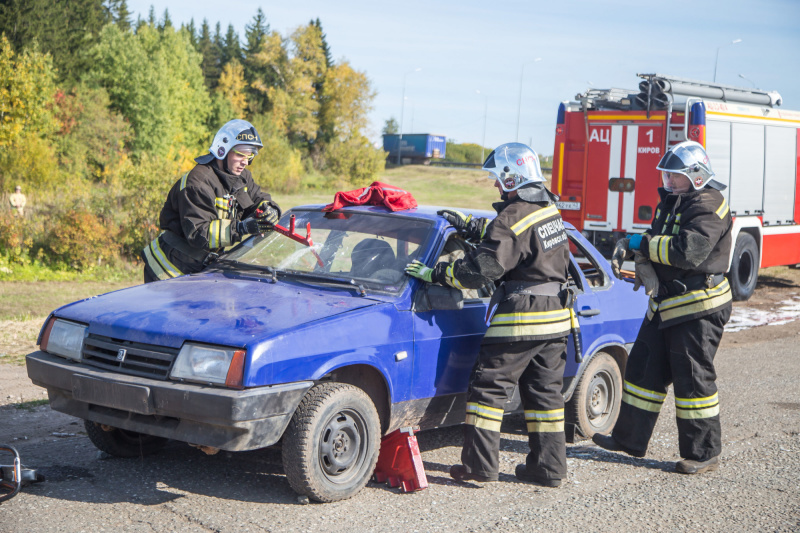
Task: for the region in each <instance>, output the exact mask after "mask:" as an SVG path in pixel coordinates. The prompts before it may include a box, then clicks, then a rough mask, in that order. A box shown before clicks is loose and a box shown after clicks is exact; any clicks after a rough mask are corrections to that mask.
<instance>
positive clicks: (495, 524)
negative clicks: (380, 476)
mask: <svg viewBox="0 0 800 533" xmlns="http://www.w3.org/2000/svg"><path fill="white" fill-rule="evenodd" d="M763 274H767V275H763ZM799 278H800V271H797V270H790V269H782V270H773V269H769V272H766V273H763V271H762V282H761V283H760V284H759V289H758V291H757V292H756V295H754V298H753V299H751V301H749V302H746V303H744V304H736V305H737V306H742V305H747V306H751V307H755V308H760V309H772V308H774V307H775V306H776V305H778V304H779V303H780V302H783V301H786V300H787V299H791V298H793V297H795V296H798V295H800V283H799V282H798V279H799ZM25 322H26V324H24V325H25V326H27V325H28V323H30V327H29V328H27V329H24V330H23V329H19V330H18V331H16V332H13V333H12V332H10V331H9V329H7V328H8V326H10V325H11V324H3V325H4V326H6V327H5V328H3V329H4V331H5V332H6V336H5V337H1V336H0V346H2V345H3V344H4V342H5V343H6V345H12V344H14V343H15V340H14V339H10V337H11V336H12V335H22V336H23V337H31V336H33V338H34V340H35V333H38V328H39V327H40V325H41V321H35V322H36V324H35V327H34V326H33V324H34V321H25ZM16 326H20V324H16ZM12 327H13V326H12ZM799 335H800V321H795V322H791V323H788V324H783V325H775V326H763V327H757V328H753V329H748V330H744V331H740V332H735V333H726V334H725V336H724V338H723V342H722V346H721V348H720V350H719V352H718V354H717V361H716V365H717V371H718V375H719V378H718V381H717V384H718V386H719V390H720V398H721V402H722V403H721V407H722V414H721V416H722V429H723V453H722V458H721V459H722V466H721V467H720V470H719V471H717V472H714V473H710V474H705V475H701V476H684V475H680V474H676V473H675V472H674V462H675V461H676V460H678V459H679V457H678V455H677V453H678V446H677V431H676V428H675V422H674V417H675V410H674V404H673V402H672V398H671V395H670V397H668V398H667V401H666V402H665V404H664V409H663V411H662V414H661V417H660V419H659V421H658V424H657V425H656V429H655V434H654V437H653V440H652V441H651V446H650V449H649V450H648V455H647V457H646V458H644V459H634V458H630V457H627V456H623V455H619V454H614V453H609V452H606V451H603V450H601V449H599V448H597V447H595V446H593V445H592V444H591V441H583V442H580V443H576V444H572V445H569V446H568V449H567V456H568V467H569V477H568V479H567V480H566V483H564V484H563V485H562V487H561V488H558V489H545V488H540V487H536V486H532V485H529V484H525V483H520V482H518V481H517V480H516V478H514V475H513V472H514V467H515V465H516V464H518V463H520V462H522V461H524V457H525V454H526V452H527V439H526V436H525V429H524V423H523V421H522V419H521V418H520V417H508V418H507V420H506V421H505V423H504V426H503V440H502V445H501V447H502V451H501V470H502V473H501V476H500V482H499V483H489V484H484V485H481V484H463V485H460V484H457V483H454V482H453V481H452V480H451V479H450V477H449V476H448V474H447V472H448V469H449V467H450V465H452V464H455V463H457V462H459V455H460V450H461V443H462V437H461V429H460V428H446V429H440V430H433V431H426V432H423V433H420V434H419V435H418V440H419V444H420V448H421V450H422V458H423V461H424V465H425V470H426V473H427V477H428V482H429V484H430V486H429V488H428V489H426V490H423V491H420V492H417V493H411V494H402V493H400V492H398V490H397V489H392V488H389V487H388V486H385V485H381V484H378V483H370V484H369V485H368V486H367V487H366V488H365V489H364V490H363V491H362V492H361V493H359V494H358V495H357V496H355V497H354V498H352V499H350V500H346V501H342V502H336V503H332V504H313V503H312V504H310V505H304V504H302V503H301V502H299V501H298V499H297V496H296V495H295V494H294V493H293V492H292V491H291V489H290V488H289V485H288V483H287V482H286V479H285V477H284V475H283V469H282V467H281V459H280V450H278V449H274V448H272V449H266V450H259V451H254V452H245V453H227V452H222V453H219V454H217V455H215V456H206V455H204V454H203V453H202V452H200V451H199V450H196V449H194V448H190V447H188V446H187V445H185V444H182V443H170V444H169V445H168V447H167V448H166V449H165V450H163V451H162V452H161V453H159V454H157V455H155V456H150V457H146V458H144V459H118V458H108V457H104V456H103V454H100V453H99V452H98V451H97V450H96V449H95V448H94V447H93V446H92V444H91V443H90V442H89V440H88V438H87V437H86V434H85V432H84V430H83V425H82V424H81V423H80V422H79V421H77V420H76V419H74V418H71V417H69V416H66V415H63V414H61V413H56V412H53V411H51V410H50V408H49V406H47V405H41V404H42V399H43V398H45V397H46V396H45V395H44V391H43V390H42V389H40V388H38V387H35V386H33V385H32V384H31V383H30V381H29V380H28V379H27V375H26V373H25V368H24V367H22V366H19V365H14V364H0V443H7V444H11V445H14V446H16V447H17V448H18V449H19V451H20V453H21V455H22V458H23V461H24V463H25V464H27V465H29V466H31V467H35V468H38V469H39V471H40V472H41V473H44V474H45V475H46V476H47V481H46V482H45V483H41V484H37V485H32V486H30V487H27V488H25V489H23V493H22V494H20V495H19V496H17V497H16V498H15V499H13V500H11V501H9V502H7V503H5V504H2V505H0V533H23V532H24V533H28V532H32V531H36V532H49V531H64V532H80V531H86V532H92V533H93V532H100V531H126V532H128V531H130V532H140V531H141V532H153V531H155V532H172V531H187V532H194V531H203V532H208V531H215V532H245V531H247V532H263V531H276V532H277V531H297V532H304V531H315V532H316V531H320V530H322V531H330V532H338V531H342V532H345V531H346V532H348V533H349V532H351V531H353V530H367V531H391V532H397V531H419V532H427V531H446V532H450V531H537V530H548V531H615V532H617V531H643V530H647V531H653V532H656V531H686V530H692V531H704V532H705V531H709V532H711V531H724V532H726V533H729V532H733V531H747V532H750V531H800V485H799V482H798V480H800V383H799V382H798V380H797V376H798V375H800V357H798V353H797V349H796V345H797V343H798V341H799V340H800V337H798V336H799ZM0 351H2V350H0ZM10 359H11V358H9V359H6V361H9V360H10ZM11 360H13V359H11ZM3 459H5V458H3Z"/></svg>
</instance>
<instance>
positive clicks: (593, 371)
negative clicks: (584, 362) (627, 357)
mask: <svg viewBox="0 0 800 533" xmlns="http://www.w3.org/2000/svg"><path fill="white" fill-rule="evenodd" d="M621 400H622V375H621V374H620V371H619V367H618V366H617V362H616V361H614V358H613V357H611V356H610V355H608V354H607V353H605V352H598V353H597V355H595V356H594V357H593V358H592V359H591V361H589V365H588V366H587V367H586V370H585V371H584V372H583V375H581V379H580V381H579V382H578V386H577V387H576V388H575V393H574V394H573V396H572V400H570V402H569V406H568V418H569V420H570V421H573V423H574V424H575V425H576V429H577V430H578V432H579V433H580V435H581V436H583V437H585V438H590V437H591V436H592V435H594V434H595V433H603V434H607V433H609V432H610V431H611V429H612V428H613V427H614V424H615V423H616V421H617V417H618V416H619V406H620V401H621Z"/></svg>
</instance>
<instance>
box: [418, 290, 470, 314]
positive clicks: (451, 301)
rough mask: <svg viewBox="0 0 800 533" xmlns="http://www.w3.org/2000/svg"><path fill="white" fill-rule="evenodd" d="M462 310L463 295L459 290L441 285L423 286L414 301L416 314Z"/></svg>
mask: <svg viewBox="0 0 800 533" xmlns="http://www.w3.org/2000/svg"><path fill="white" fill-rule="evenodd" d="M463 308H464V295H463V294H462V292H461V291H460V290H459V289H455V288H453V287H444V286H442V285H432V284H425V286H423V287H422V288H421V289H420V290H419V291H417V297H416V299H415V301H414V309H415V310H416V311H417V312H418V313H424V312H426V311H433V310H437V311H456V310H459V309H463Z"/></svg>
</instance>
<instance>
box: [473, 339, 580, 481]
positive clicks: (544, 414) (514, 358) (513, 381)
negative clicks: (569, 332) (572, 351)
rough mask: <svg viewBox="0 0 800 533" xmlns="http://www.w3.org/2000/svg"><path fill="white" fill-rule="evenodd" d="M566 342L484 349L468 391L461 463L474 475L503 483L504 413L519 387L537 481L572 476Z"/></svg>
mask: <svg viewBox="0 0 800 533" xmlns="http://www.w3.org/2000/svg"><path fill="white" fill-rule="evenodd" d="M566 351H567V344H566V337H562V338H558V339H551V340H545V341H521V342H512V343H508V344H486V345H483V346H481V352H480V355H479V356H478V361H477V362H476V363H475V367H474V368H473V369H472V375H471V376H470V383H469V390H468V391H467V419H466V423H465V426H464V448H463V450H462V451H461V462H462V464H463V465H464V466H465V467H466V468H467V470H468V471H469V472H471V473H475V474H478V475H481V476H487V477H490V478H495V479H496V478H497V475H498V472H499V470H500V467H499V461H500V425H501V424H502V421H503V408H504V407H505V404H506V402H507V401H508V399H509V398H510V396H511V395H512V394H513V392H514V387H515V386H516V385H517V383H519V391H520V396H521V398H522V405H523V407H524V408H525V421H526V423H527V426H528V443H529V445H530V453H529V454H528V457H527V460H526V465H527V471H528V473H529V474H531V475H533V476H537V477H540V478H543V479H563V478H565V477H566V475H567V457H566V438H565V436H564V397H563V396H562V395H561V386H562V384H563V381H564V365H565V364H566Z"/></svg>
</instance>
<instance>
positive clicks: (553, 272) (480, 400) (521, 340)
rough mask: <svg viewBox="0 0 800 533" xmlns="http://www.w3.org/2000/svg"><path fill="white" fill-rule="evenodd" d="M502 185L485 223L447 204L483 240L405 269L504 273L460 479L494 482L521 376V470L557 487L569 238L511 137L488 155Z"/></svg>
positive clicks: (472, 276)
mask: <svg viewBox="0 0 800 533" xmlns="http://www.w3.org/2000/svg"><path fill="white" fill-rule="evenodd" d="M483 170H487V171H489V172H490V174H489V178H490V179H492V180H495V186H496V187H497V188H498V189H499V190H500V193H501V197H502V200H503V201H502V202H500V203H496V204H494V205H493V207H494V208H495V209H496V210H497V217H496V218H495V219H494V220H493V221H491V222H490V223H488V224H487V221H486V220H485V219H482V218H477V219H473V218H471V217H466V216H464V215H463V214H461V213H458V212H456V211H440V212H439V214H440V215H441V216H443V217H444V218H446V219H447V220H448V221H449V222H450V223H451V224H452V225H453V226H454V227H455V228H456V229H457V230H459V231H460V232H461V233H463V234H464V235H466V237H467V238H468V239H470V240H472V241H474V242H479V244H478V245H477V247H476V248H475V249H474V250H473V251H472V252H470V253H469V254H467V255H466V256H465V257H464V258H463V259H459V260H456V261H454V262H452V263H450V264H448V263H444V262H443V263H439V264H437V265H436V266H435V267H434V268H428V267H427V266H425V265H424V264H422V263H420V262H418V261H415V262H414V263H411V264H409V265H408V266H407V267H406V272H407V273H408V274H409V275H411V276H414V277H417V278H420V279H422V280H424V281H426V282H429V283H431V282H433V283H440V284H443V285H449V286H451V287H456V288H459V289H464V288H480V287H483V286H484V285H486V284H487V283H492V282H495V281H502V284H501V285H500V286H499V287H498V288H497V290H496V291H495V293H494V295H493V297H492V300H491V302H490V304H489V313H490V317H489V329H488V330H487V331H486V334H485V335H484V337H483V340H482V341H481V351H480V355H479V356H478V360H477V361H476V364H475V367H474V368H473V370H472V375H471V376H470V382H469V389H468V392H467V414H466V425H465V427H464V448H463V450H462V452H461V462H462V463H463V464H458V465H454V466H453V467H452V468H451V469H450V475H451V476H452V477H453V478H454V479H455V480H457V481H466V480H475V481H484V482H486V481H497V479H498V474H499V455H500V425H501V422H502V419H503V407H504V406H505V403H506V401H507V399H508V395H509V394H510V393H511V392H512V391H513V390H514V386H515V385H517V384H518V383H519V390H520V395H521V396H522V401H523V405H524V408H525V419H526V422H527V428H528V435H529V444H530V450H531V451H530V454H528V457H527V460H526V462H525V464H521V465H518V466H517V468H516V472H515V473H516V476H517V477H518V478H519V479H522V480H524V481H528V482H531V483H536V484H539V485H543V486H548V487H557V486H558V485H560V484H561V480H562V479H563V478H564V477H566V473H567V460H566V440H565V435H564V398H563V396H562V395H561V387H562V383H563V374H564V365H565V363H566V350H567V344H566V340H567V336H568V335H569V333H570V328H571V325H572V324H573V320H574V315H572V312H571V309H568V308H566V306H567V304H568V302H569V298H570V293H569V291H568V290H567V268H568V264H569V246H568V237H567V234H566V230H565V229H564V224H563V221H562V220H561V214H560V213H559V211H558V209H557V208H556V206H555V205H554V201H555V200H556V199H557V197H556V196H555V195H553V194H552V193H550V191H548V190H547V189H546V188H545V186H544V178H543V176H542V173H541V169H540V167H539V158H538V156H537V155H536V152H534V151H533V150H531V149H530V148H529V147H527V146H525V145H524V144H520V143H509V144H504V145H502V146H500V147H498V148H497V149H496V150H494V151H493V152H492V153H491V154H490V155H489V157H488V159H487V160H486V162H485V163H484V164H483Z"/></svg>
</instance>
